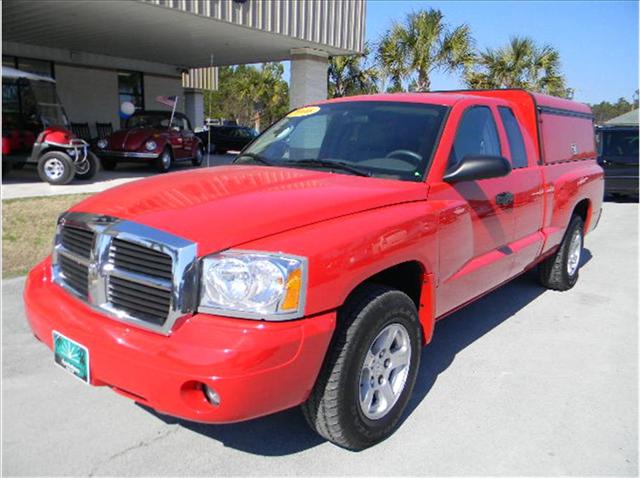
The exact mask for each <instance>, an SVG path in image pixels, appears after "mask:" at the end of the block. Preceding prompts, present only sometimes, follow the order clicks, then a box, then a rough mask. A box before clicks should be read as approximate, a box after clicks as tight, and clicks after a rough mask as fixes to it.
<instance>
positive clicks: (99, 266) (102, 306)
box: [52, 213, 197, 334]
mask: <svg viewBox="0 0 640 478" xmlns="http://www.w3.org/2000/svg"><path fill="white" fill-rule="evenodd" d="M52 262H53V279H54V282H56V283H58V284H59V285H61V286H62V287H63V288H65V289H67V290H68V291H70V292H71V293H73V294H74V295H75V296H77V297H78V298H80V299H82V300H84V301H85V302H87V303H88V304H89V305H90V306H92V307H93V308H94V309H97V310H100V311H101V312H104V313H106V314H107V315H109V316H111V317H112V318H115V319H117V320H121V321H123V322H129V323H132V324H135V325H138V326H140V327H144V328H147V329H151V330H154V331H156V332H161V333H165V334H169V333H170V332H171V329H172V327H173V324H174V323H175V322H176V320H178V318H180V317H182V316H184V315H186V314H189V313H193V312H194V311H195V308H196V301H197V274H196V271H197V262H196V245H195V244H194V243H193V242H190V241H187V240H185V239H182V238H180V237H177V236H174V235H171V234H168V233H166V232H163V231H159V230H157V229H153V228H150V227H147V226H144V225H142V224H137V223H134V222H131V221H124V220H121V219H116V218H113V217H107V216H97V215H93V214H84V213H66V214H64V215H63V216H61V217H60V220H59V222H58V229H57V234H56V241H55V247H54V251H53V255H52Z"/></svg>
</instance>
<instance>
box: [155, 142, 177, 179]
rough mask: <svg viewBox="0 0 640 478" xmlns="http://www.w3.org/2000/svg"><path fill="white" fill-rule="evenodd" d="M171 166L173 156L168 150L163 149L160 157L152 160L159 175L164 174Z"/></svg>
mask: <svg viewBox="0 0 640 478" xmlns="http://www.w3.org/2000/svg"><path fill="white" fill-rule="evenodd" d="M172 164H173V155H172V154H171V150H170V149H169V148H165V149H164V150H163V151H162V153H161V154H160V156H158V157H157V158H156V159H154V160H153V165H154V167H155V168H156V171H158V172H159V173H166V172H168V171H169V169H171V165H172Z"/></svg>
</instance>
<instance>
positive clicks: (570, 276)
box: [539, 216, 584, 291]
mask: <svg viewBox="0 0 640 478" xmlns="http://www.w3.org/2000/svg"><path fill="white" fill-rule="evenodd" d="M583 243H584V221H583V220H582V218H581V217H580V216H573V217H572V218H571V221H570V222H569V227H568V228H567V231H566V232H565V235H564V238H563V239H562V242H561V243H560V248H559V249H558V251H557V252H556V253H555V254H554V255H552V256H551V257H549V258H548V259H546V260H544V261H543V262H542V263H540V266H539V277H540V283H541V284H542V285H543V286H545V287H546V288H548V289H553V290H560V291H563V290H569V289H571V288H572V287H573V286H574V285H575V284H576V282H577V281H578V272H579V269H580V258H581V257H582V246H583Z"/></svg>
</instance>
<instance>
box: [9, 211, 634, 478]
mask: <svg viewBox="0 0 640 478" xmlns="http://www.w3.org/2000/svg"><path fill="white" fill-rule="evenodd" d="M637 232H638V205H637V204H634V203H611V202H609V203H606V204H605V209H604V212H603V216H602V220H601V222H600V225H599V227H598V229H596V231H594V232H593V233H592V234H591V235H590V236H588V237H587V239H586V244H585V246H586V251H585V254H584V255H583V268H582V269H581V276H580V280H579V282H578V284H577V285H576V287H575V288H574V289H572V290H571V291H569V292H565V293H558V292H550V291H546V290H544V289H542V288H541V287H540V286H538V285H537V283H536V282H535V277H534V275H533V274H532V273H530V274H527V275H525V276H523V277H521V278H519V279H517V280H515V281H514V282H512V283H510V284H508V285H506V286H503V287H502V288H500V289H498V290H497V291H496V292H494V293H492V294H490V295H489V296H487V297H485V298H483V299H481V300H479V301H477V302H476V303H474V304H472V305H470V306H468V307H466V308H465V309H463V310H461V311H460V312H458V313H456V314H454V315H452V316H450V317H449V318H447V319H446V320H443V321H442V322H440V323H439V324H438V326H437V328H436V333H435V337H434V340H433V342H432V343H431V344H430V345H429V346H428V347H426V348H425V349H424V352H423V357H422V369H421V371H420V373H419V378H418V383H417V386H416V389H415V392H414V396H413V398H412V401H411V402H410V406H409V412H408V414H407V416H406V418H405V421H404V423H403V425H402V426H401V427H400V429H399V430H398V432H397V433H395V435H393V436H392V437H391V438H389V439H387V440H386V441H385V442H383V443H382V444H380V445H378V446H376V447H374V448H371V449H368V450H365V451H363V452H360V453H354V452H349V451H345V450H343V449H340V448H337V447H335V446H333V445H331V444H329V443H327V442H324V441H323V440H322V439H321V438H319V437H317V436H316V435H314V434H313V433H311V432H310V431H309V430H308V428H307V427H306V424H305V422H304V419H303V417H302V415H301V413H300V412H299V411H298V410H297V409H293V410H288V411H285V412H281V413H278V414H275V415H273V416H269V417H265V418H262V419H257V420H253V421H250V422H246V423H240V424H235V425H224V426H213V425H202V424H194V423H187V422H182V421H179V420H176V419H173V418H169V417H164V416H160V415H158V414H156V413H154V412H153V411H151V410H148V409H145V408H143V407H140V406H138V405H136V404H134V403H133V402H131V401H129V400H127V399H125V398H123V397H121V396H119V395H116V394H115V393H114V392H112V391H111V390H109V389H105V388H92V387H87V386H85V385H83V384H82V383H80V382H79V381H78V380H75V379H73V378H72V377H71V376H69V375H68V374H67V373H66V372H64V371H63V370H61V369H59V368H57V367H56V366H55V365H54V363H53V357H52V354H51V352H50V351H49V350H48V349H47V348H46V347H45V346H43V345H42V344H40V343H39V342H37V341H36V340H35V339H34V338H33V336H32V335H31V333H30V331H29V329H28V327H27V324H26V321H25V317H24V312H23V308H22V303H21V291H22V288H23V283H24V279H23V278H18V279H12V280H8V281H5V282H4V284H3V291H2V293H3V299H4V300H3V304H2V308H3V309H2V310H3V319H4V320H3V324H2V332H3V335H2V354H3V378H4V380H3V384H2V385H3V390H2V411H3V416H2V422H3V449H4V457H3V458H4V459H3V463H2V472H3V474H4V475H63V474H64V475H180V476H185V475H262V474H268V475H408V474H419V475H432V474H435V475H471V474H473V475H476V474H478V475H480V474H481V475H503V474H508V475H530V474H533V475H618V476H619V475H629V476H631V475H637V473H638V456H637V453H638V269H637V267H638V234H637ZM272 393H278V384H277V383H274V384H273V390H272ZM255 398H256V400H260V397H255Z"/></svg>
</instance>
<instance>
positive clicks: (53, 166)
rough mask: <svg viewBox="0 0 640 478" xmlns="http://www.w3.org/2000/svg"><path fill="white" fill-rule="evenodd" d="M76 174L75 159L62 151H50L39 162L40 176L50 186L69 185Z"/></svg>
mask: <svg viewBox="0 0 640 478" xmlns="http://www.w3.org/2000/svg"><path fill="white" fill-rule="evenodd" d="M75 174H76V168H75V165H74V164H73V159H71V157H70V156H69V155H68V154H67V153H64V152H62V151H49V152H48V153H45V154H43V155H42V156H41V157H40V159H39V160H38V176H40V179H42V180H43V181H46V182H48V183H49V184H54V185H62V184H68V183H69V182H71V180H72V179H73V176H74V175H75Z"/></svg>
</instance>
